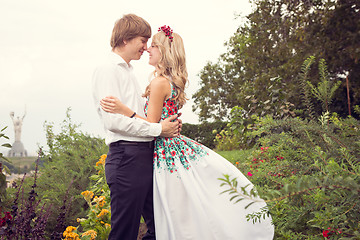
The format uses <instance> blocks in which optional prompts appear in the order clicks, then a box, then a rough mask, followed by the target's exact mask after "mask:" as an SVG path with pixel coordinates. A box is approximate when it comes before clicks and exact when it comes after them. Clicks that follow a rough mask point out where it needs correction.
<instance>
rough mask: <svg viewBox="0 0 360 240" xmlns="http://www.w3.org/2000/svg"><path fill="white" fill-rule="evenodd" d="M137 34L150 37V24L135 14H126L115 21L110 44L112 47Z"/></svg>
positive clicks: (120, 44)
mask: <svg viewBox="0 0 360 240" xmlns="http://www.w3.org/2000/svg"><path fill="white" fill-rule="evenodd" d="M138 36H141V37H146V38H150V37H151V27H150V24H149V23H148V22H147V21H145V20H144V19H143V18H141V17H139V16H136V15H135V14H126V15H124V16H123V17H122V18H120V19H119V20H117V21H116V22H115V25H114V28H113V31H112V35H111V39H110V46H111V47H112V49H114V48H116V47H118V46H122V45H123V44H124V41H129V40H131V39H133V38H136V37H138Z"/></svg>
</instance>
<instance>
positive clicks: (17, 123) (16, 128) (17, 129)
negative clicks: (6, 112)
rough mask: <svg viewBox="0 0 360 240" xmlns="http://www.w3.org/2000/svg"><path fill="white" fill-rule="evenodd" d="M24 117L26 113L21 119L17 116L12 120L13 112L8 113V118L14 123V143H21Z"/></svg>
mask: <svg viewBox="0 0 360 240" xmlns="http://www.w3.org/2000/svg"><path fill="white" fill-rule="evenodd" d="M25 116H26V111H25V113H24V115H23V116H22V118H20V117H19V116H18V117H17V118H14V112H11V113H10V117H11V119H12V120H13V123H14V131H15V142H21V127H22V123H23V120H24V118H25Z"/></svg>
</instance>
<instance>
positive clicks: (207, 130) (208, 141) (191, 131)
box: [181, 122, 227, 149]
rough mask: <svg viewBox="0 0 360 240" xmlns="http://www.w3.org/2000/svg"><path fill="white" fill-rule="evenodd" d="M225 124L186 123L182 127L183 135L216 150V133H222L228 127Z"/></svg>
mask: <svg viewBox="0 0 360 240" xmlns="http://www.w3.org/2000/svg"><path fill="white" fill-rule="evenodd" d="M226 125H227V123H225V122H212V123H210V122H204V123H201V124H189V123H184V124H183V126H182V130H181V134H182V135H184V136H187V137H189V138H191V139H194V140H195V141H197V142H199V143H201V144H203V145H205V146H207V147H208V148H210V149H214V148H215V144H216V143H215V141H214V138H215V135H216V133H215V132H214V130H215V131H216V132H221V130H223V129H224V128H225V127H226Z"/></svg>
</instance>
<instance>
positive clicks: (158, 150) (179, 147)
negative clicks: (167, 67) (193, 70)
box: [145, 85, 208, 173]
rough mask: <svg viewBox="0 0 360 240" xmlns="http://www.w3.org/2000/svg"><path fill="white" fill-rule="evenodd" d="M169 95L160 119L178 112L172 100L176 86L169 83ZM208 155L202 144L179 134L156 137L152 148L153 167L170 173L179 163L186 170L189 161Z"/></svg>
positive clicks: (146, 105) (174, 170)
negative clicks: (169, 136) (173, 136)
mask: <svg viewBox="0 0 360 240" xmlns="http://www.w3.org/2000/svg"><path fill="white" fill-rule="evenodd" d="M171 86H172V88H171V96H170V97H169V98H168V99H167V100H165V101H164V104H163V111H162V114H161V120H164V119H166V118H168V117H170V116H172V115H174V114H177V113H178V106H177V104H176V102H175V100H174V97H175V96H176V88H175V86H174V85H171ZM148 100H149V99H147V101H146V104H145V114H146V115H147V109H148ZM204 155H208V153H207V152H206V150H205V149H204V147H203V145H201V144H200V143H198V142H196V141H194V140H192V139H190V138H188V137H185V136H183V135H180V136H179V137H175V138H164V137H157V138H156V139H155V148H154V158H153V161H154V168H157V169H167V170H169V171H170V172H171V173H173V172H176V171H177V170H178V167H179V166H178V165H179V163H180V164H181V165H182V166H183V167H184V168H185V169H187V170H189V168H190V167H191V164H190V161H197V160H199V159H200V158H201V157H202V156H204Z"/></svg>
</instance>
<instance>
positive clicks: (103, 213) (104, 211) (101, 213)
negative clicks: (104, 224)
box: [97, 209, 109, 218]
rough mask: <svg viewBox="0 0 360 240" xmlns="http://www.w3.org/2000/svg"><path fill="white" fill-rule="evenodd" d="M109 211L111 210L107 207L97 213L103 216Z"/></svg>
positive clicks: (99, 216)
mask: <svg viewBox="0 0 360 240" xmlns="http://www.w3.org/2000/svg"><path fill="white" fill-rule="evenodd" d="M108 213H109V210H107V209H102V210H101V212H100V213H99V214H98V215H97V217H98V218H101V217H103V216H105V215H106V214H108Z"/></svg>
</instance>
